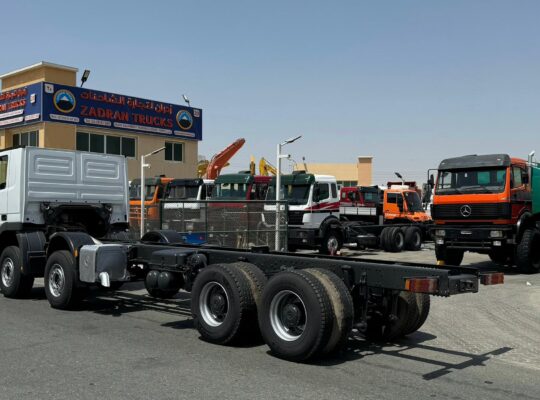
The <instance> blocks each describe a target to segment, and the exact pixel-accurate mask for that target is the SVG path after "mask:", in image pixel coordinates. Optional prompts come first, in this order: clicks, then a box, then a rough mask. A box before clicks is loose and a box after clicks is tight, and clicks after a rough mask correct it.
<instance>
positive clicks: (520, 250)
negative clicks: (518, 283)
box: [516, 228, 540, 274]
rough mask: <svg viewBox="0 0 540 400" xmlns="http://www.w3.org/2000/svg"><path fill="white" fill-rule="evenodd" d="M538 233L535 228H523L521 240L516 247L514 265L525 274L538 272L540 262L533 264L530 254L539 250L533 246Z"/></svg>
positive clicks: (539, 270)
mask: <svg viewBox="0 0 540 400" xmlns="http://www.w3.org/2000/svg"><path fill="white" fill-rule="evenodd" d="M538 235H539V233H538V232H537V231H536V229H533V228H529V229H525V231H524V232H523V236H522V237H521V241H520V242H519V244H518V246H517V249H516V265H517V267H518V270H519V271H520V272H522V273H525V274H535V273H538V272H540V263H537V264H536V265H535V264H534V262H533V260H532V254H533V252H534V251H537V252H538V251H540V249H538V248H536V247H535V246H533V243H534V241H535V239H537V238H538Z"/></svg>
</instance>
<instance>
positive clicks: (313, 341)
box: [259, 270, 334, 362]
mask: <svg viewBox="0 0 540 400" xmlns="http://www.w3.org/2000/svg"><path fill="white" fill-rule="evenodd" d="M333 326H334V316H333V310H332V304H331V302H330V299H329V296H328V293H327V291H326V289H325V287H324V285H323V284H322V283H321V280H320V279H319V278H318V277H317V276H315V275H313V274H311V273H309V272H308V270H295V271H283V272H280V273H278V274H277V275H275V276H273V277H272V278H271V279H270V280H269V281H268V284H267V285H266V287H265V289H264V291H263V296H262V303H261V309H260V312H259V327H260V329H261V334H262V336H263V339H264V341H265V343H266V344H267V345H268V346H269V347H270V349H271V351H272V353H273V354H275V355H276V356H277V357H280V358H283V359H286V360H291V361H297V362H301V361H306V360H308V359H310V358H312V357H315V356H316V355H318V354H320V352H321V350H323V349H325V347H326V346H327V344H328V342H329V340H330V337H331V334H332V330H333Z"/></svg>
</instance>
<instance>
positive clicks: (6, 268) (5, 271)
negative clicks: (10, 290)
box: [2, 258, 15, 287]
mask: <svg viewBox="0 0 540 400" xmlns="http://www.w3.org/2000/svg"><path fill="white" fill-rule="evenodd" d="M14 273H15V264H14V263H13V260H12V259H11V258H6V259H5V260H4V263H3V264H2V284H3V285H4V287H10V286H11V285H12V284H13V279H15V277H14Z"/></svg>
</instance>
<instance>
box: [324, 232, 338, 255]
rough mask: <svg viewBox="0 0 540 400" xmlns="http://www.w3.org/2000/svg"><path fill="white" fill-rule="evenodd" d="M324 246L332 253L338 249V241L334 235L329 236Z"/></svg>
mask: <svg viewBox="0 0 540 400" xmlns="http://www.w3.org/2000/svg"><path fill="white" fill-rule="evenodd" d="M326 247H327V248H328V251H329V252H330V253H331V254H334V253H335V252H336V251H338V247H339V242H338V240H337V238H336V237H335V236H330V237H329V238H328V241H327V242H326Z"/></svg>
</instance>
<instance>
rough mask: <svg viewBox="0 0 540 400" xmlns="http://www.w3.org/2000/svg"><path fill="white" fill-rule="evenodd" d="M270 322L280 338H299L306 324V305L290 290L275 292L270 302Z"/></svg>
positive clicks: (288, 339) (288, 340) (291, 340)
mask: <svg viewBox="0 0 540 400" xmlns="http://www.w3.org/2000/svg"><path fill="white" fill-rule="evenodd" d="M270 324H271V326H272V329H273V330H274V332H275V334H276V335H277V336H278V337H279V338H280V339H281V340H284V341H286V342H293V341H295V340H298V339H300V337H301V336H302V335H303V334H304V332H305V329H306V324H307V311H306V306H305V305H304V302H303V301H302V299H301V298H300V296H298V295H297V294H296V293H294V292H292V291H290V290H282V291H281V292H279V293H277V294H276V295H275V296H274V298H273V299H272V302H271V303H270Z"/></svg>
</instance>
